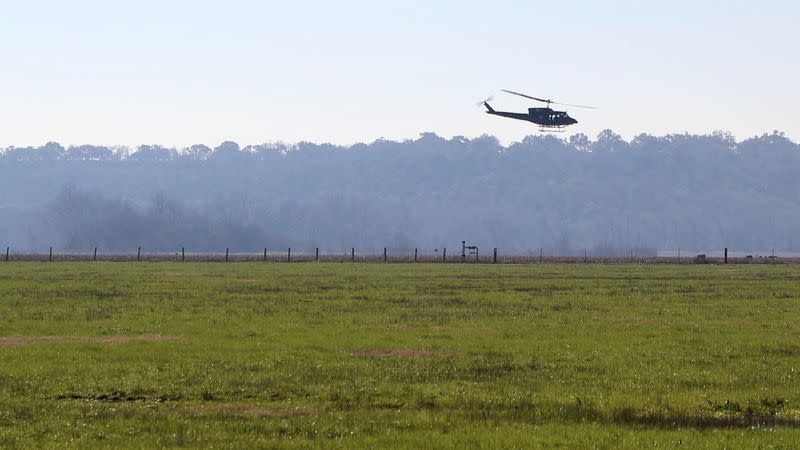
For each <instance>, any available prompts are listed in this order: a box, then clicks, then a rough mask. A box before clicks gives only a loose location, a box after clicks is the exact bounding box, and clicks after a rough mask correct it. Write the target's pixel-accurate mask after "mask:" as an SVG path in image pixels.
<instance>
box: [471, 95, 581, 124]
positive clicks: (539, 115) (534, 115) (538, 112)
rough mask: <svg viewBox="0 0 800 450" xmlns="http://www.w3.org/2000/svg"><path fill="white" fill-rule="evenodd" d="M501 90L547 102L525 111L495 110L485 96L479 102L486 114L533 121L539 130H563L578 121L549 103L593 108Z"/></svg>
mask: <svg viewBox="0 0 800 450" xmlns="http://www.w3.org/2000/svg"><path fill="white" fill-rule="evenodd" d="M503 92H507V93H509V94H514V95H518V96H520V97H525V98H529V99H531V100H536V101H537V102H542V103H547V107H546V108H528V112H527V113H516V112H505V111H495V110H494V109H493V108H492V107H491V106H489V101H490V100H491V98H487V99H486V100H484V101H482V102H481V103H482V104H483V106H485V107H486V114H492V115H495V116H500V117H507V118H509V119H517V120H524V121H526V122H532V123H535V124H536V125H539V131H564V128H566V127H568V126H569V125H574V124H576V123H578V121H577V120H575V119H573V118H572V117H570V116H569V114H567V112H566V111H555V110H553V109H551V108H550V104H554V105H562V106H574V107H576V108H588V109H595V108H594V106H582V105H570V104H568V103H557V102H554V101H553V100H549V99H543V98H537V97H531V96H530V95H525V94H520V93H519V92H514V91H508V90H505V89H503ZM479 105H480V103H479Z"/></svg>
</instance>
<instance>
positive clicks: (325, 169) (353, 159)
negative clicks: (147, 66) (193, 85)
mask: <svg viewBox="0 0 800 450" xmlns="http://www.w3.org/2000/svg"><path fill="white" fill-rule="evenodd" d="M798 169H800V148H799V147H798V144H796V143H794V142H792V141H791V140H789V139H787V138H786V137H785V136H784V135H783V134H782V133H778V132H774V133H772V134H765V135H762V136H758V137H754V138H751V139H746V140H743V141H741V142H737V141H736V140H735V139H734V138H733V137H732V136H731V135H729V134H726V133H722V132H716V133H713V134H710V135H687V134H674V135H667V136H651V135H646V134H642V135H639V136H637V137H636V138H634V139H632V140H630V141H626V140H624V139H622V138H621V137H620V136H619V135H617V134H615V133H614V132H612V131H610V130H606V131H603V132H602V133H600V134H599V135H598V136H597V137H596V138H595V139H590V138H589V137H587V136H585V135H582V134H576V135H573V136H570V137H568V138H565V139H560V138H557V137H554V136H552V135H537V136H528V137H526V138H525V139H523V140H522V141H521V142H516V143H513V144H511V145H508V146H503V145H501V144H500V143H499V142H498V141H497V139H495V138H494V137H491V136H481V137H479V138H475V139H468V138H464V137H454V138H451V139H444V138H441V137H439V136H437V135H435V134H432V133H425V134H422V135H421V136H420V137H419V138H417V139H413V140H406V141H401V142H395V141H386V140H378V141H375V142H372V143H370V144H355V145H352V146H336V145H331V144H313V143H308V142H300V143H297V144H291V145H289V144H284V143H267V144H260V145H248V146H246V147H240V146H239V145H238V144H236V143H234V142H223V143H222V144H221V145H219V146H217V147H215V148H211V147H208V146H205V145H194V146H191V147H188V148H183V149H175V148H167V147H163V146H159V145H142V146H139V147H137V148H126V147H104V146H94V145H81V146H70V147H66V148H65V147H63V146H62V145H60V144H58V143H55V142H49V143H47V144H45V145H43V146H41V147H36V148H34V147H26V148H17V147H9V148H5V149H2V150H0V173H1V174H2V176H0V215H1V217H2V221H1V222H0V245H3V244H5V245H11V246H14V247H15V248H22V249H25V248H28V249H36V248H42V247H45V246H49V245H56V246H61V247H62V248H65V249H84V248H90V247H94V246H101V247H102V248H106V249H115V250H129V249H135V248H136V247H137V246H138V245H144V246H148V247H149V248H151V249H160V250H172V249H174V248H177V247H180V246H183V245H185V246H188V247H191V248H194V249H197V250H217V249H220V248H226V247H230V248H232V249H237V250H258V249H259V248H263V247H265V246H267V247H268V246H275V247H285V246H293V247H295V248H299V249H302V248H314V247H321V248H324V249H327V250H333V251H339V250H344V249H349V248H350V247H352V246H356V247H360V248H365V249H379V248H382V247H387V246H388V247H389V248H390V249H393V250H395V251H405V250H407V249H410V248H414V247H420V248H430V249H433V248H441V247H450V248H454V247H455V245H456V244H459V243H460V241H461V240H468V241H470V242H472V243H476V244H477V245H480V246H483V247H485V248H489V247H499V248H500V249H502V250H503V251H507V252H515V253H518V254H528V253H530V254H534V253H538V252H539V249H540V248H542V249H544V250H543V251H546V252H548V253H549V254H555V253H559V254H563V255H568V254H578V253H582V252H583V251H584V249H588V251H591V252H593V254H608V255H623V254H627V253H628V252H630V251H632V250H634V251H635V252H637V253H638V254H642V253H653V252H655V251H657V250H674V249H677V248H683V249H686V250H687V251H688V250H705V249H719V248H722V247H731V248H735V249H741V250H752V251H758V250H767V249H770V248H773V247H774V248H778V249H781V250H788V251H800V208H798V206H800V177H798V176H797V173H798Z"/></svg>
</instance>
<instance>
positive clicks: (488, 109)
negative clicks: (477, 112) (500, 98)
mask: <svg viewBox="0 0 800 450" xmlns="http://www.w3.org/2000/svg"><path fill="white" fill-rule="evenodd" d="M483 106H485V107H486V112H490V113H493V112H494V108H492V107H491V106H489V102H488V101H487V102H483Z"/></svg>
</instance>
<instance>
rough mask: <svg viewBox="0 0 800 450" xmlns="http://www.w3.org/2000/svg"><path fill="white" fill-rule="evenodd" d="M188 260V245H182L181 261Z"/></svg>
mask: <svg viewBox="0 0 800 450" xmlns="http://www.w3.org/2000/svg"><path fill="white" fill-rule="evenodd" d="M185 261H186V247H181V262H185Z"/></svg>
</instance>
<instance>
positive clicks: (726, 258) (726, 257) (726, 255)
mask: <svg viewBox="0 0 800 450" xmlns="http://www.w3.org/2000/svg"><path fill="white" fill-rule="evenodd" d="M725 264H728V247H725Z"/></svg>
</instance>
